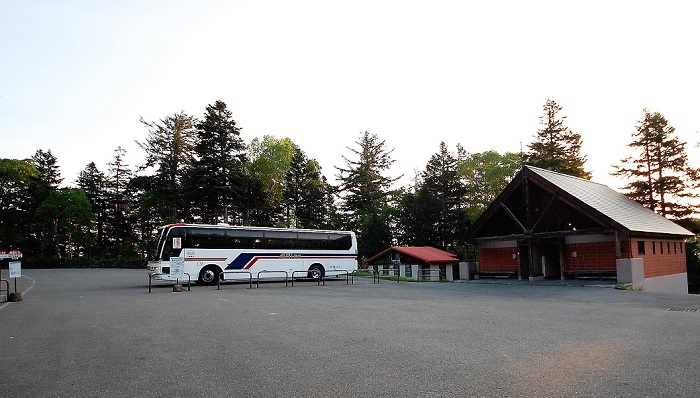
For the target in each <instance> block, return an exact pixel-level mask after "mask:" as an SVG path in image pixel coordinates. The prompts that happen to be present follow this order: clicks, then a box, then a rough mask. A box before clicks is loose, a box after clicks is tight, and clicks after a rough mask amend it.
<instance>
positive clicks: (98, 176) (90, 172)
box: [77, 162, 107, 254]
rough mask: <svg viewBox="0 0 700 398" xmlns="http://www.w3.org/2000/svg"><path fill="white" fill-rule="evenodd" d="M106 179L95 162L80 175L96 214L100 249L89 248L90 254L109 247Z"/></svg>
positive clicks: (83, 188)
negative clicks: (106, 233) (107, 238)
mask: <svg viewBox="0 0 700 398" xmlns="http://www.w3.org/2000/svg"><path fill="white" fill-rule="evenodd" d="M106 180H107V178H106V176H105V175H104V173H102V172H101V171H100V170H99V169H98V168H97V166H96V165H95V162H90V163H89V164H88V165H87V166H85V169H83V170H82V171H81V172H80V174H79V175H78V180H77V184H78V186H79V187H80V188H81V189H82V190H83V192H84V193H85V197H86V198H87V200H88V202H89V203H90V206H91V208H92V212H93V214H94V215H95V229H96V240H97V247H98V249H99V250H97V252H95V253H93V252H92V250H90V249H88V254H98V253H100V254H101V253H104V250H105V248H106V247H107V241H106V239H105V222H106V218H107V207H106V203H107V192H106V189H107V187H106Z"/></svg>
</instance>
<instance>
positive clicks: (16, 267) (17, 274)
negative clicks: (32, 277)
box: [0, 250, 22, 302]
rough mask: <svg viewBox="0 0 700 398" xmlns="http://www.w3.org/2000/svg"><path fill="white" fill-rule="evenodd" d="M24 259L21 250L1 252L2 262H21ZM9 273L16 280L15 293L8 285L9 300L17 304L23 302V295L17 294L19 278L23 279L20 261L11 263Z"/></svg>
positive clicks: (0, 258)
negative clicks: (6, 260) (5, 260)
mask: <svg viewBox="0 0 700 398" xmlns="http://www.w3.org/2000/svg"><path fill="white" fill-rule="evenodd" d="M20 258H22V252H20V251H19V250H10V251H9V252H7V253H5V252H0V260H4V259H11V260H19V259H20ZM8 263H9V267H8V268H9V269H8V270H9V272H10V278H12V279H14V280H15V292H14V293H10V292H9V290H10V287H9V284H8V287H7V290H8V292H7V293H8V299H9V301H12V302H16V301H22V293H19V292H17V278H21V277H22V263H21V262H20V261H9V262H8Z"/></svg>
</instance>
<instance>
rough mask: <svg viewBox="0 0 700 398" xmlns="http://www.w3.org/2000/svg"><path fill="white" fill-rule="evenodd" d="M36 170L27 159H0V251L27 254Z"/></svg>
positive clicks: (37, 175)
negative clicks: (19, 250)
mask: <svg viewBox="0 0 700 398" xmlns="http://www.w3.org/2000/svg"><path fill="white" fill-rule="evenodd" d="M38 178H39V171H38V170H37V169H36V167H35V166H34V164H33V163H32V161H30V160H14V159H0V249H3V250H8V249H10V248H13V249H21V250H23V251H27V249H28V248H27V242H28V238H29V228H28V226H29V225H30V223H31V217H32V214H33V212H34V208H35V207H34V202H35V201H34V200H33V198H32V196H31V191H32V184H34V182H35V181H36V180H37V179H38Z"/></svg>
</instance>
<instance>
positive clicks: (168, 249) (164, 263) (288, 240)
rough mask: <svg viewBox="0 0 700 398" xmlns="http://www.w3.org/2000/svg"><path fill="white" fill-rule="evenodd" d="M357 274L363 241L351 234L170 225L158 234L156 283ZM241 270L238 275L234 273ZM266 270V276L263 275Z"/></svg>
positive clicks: (151, 266)
mask: <svg viewBox="0 0 700 398" xmlns="http://www.w3.org/2000/svg"><path fill="white" fill-rule="evenodd" d="M356 270H357V239H356V237H355V234H354V233H353V232H350V231H325V230H312V229H287V228H265V227H242V226H231V225H227V224H219V225H203V224H170V225H166V226H163V227H161V228H160V229H159V230H158V233H157V244H156V252H155V255H154V258H152V259H151V261H149V262H148V272H149V273H150V274H151V278H152V280H153V281H166V282H175V281H176V279H180V280H183V279H184V278H186V277H183V275H184V274H189V277H190V278H191V279H192V280H196V281H197V283H199V284H203V285H215V284H217V283H218V282H219V278H223V280H244V279H245V280H249V278H250V277H251V276H252V278H253V279H256V280H257V279H258V278H260V279H261V280H262V279H263V278H280V277H285V273H284V272H286V276H287V277H289V278H292V277H294V278H299V277H308V278H312V279H316V280H317V279H320V278H323V277H325V276H333V275H341V274H342V275H345V272H347V273H351V272H353V271H356ZM232 271H237V272H232ZM261 271H265V272H261Z"/></svg>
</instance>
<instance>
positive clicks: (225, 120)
mask: <svg viewBox="0 0 700 398" xmlns="http://www.w3.org/2000/svg"><path fill="white" fill-rule="evenodd" d="M196 127H197V129H196V131H195V133H194V147H193V149H194V150H193V154H194V161H193V163H192V165H191V167H190V168H189V169H188V172H187V183H186V184H184V187H183V191H185V192H186V196H187V197H188V199H189V200H188V201H187V202H188V204H189V207H190V208H191V209H192V212H193V213H195V214H193V216H195V217H197V218H198V219H199V220H201V221H203V222H208V223H216V222H219V221H223V222H225V223H229V222H230V221H231V220H232V219H240V217H234V216H235V214H232V213H233V212H234V211H238V213H239V214H240V213H241V212H242V209H241V207H240V206H236V205H237V204H239V203H241V202H242V198H243V195H244V192H245V187H244V186H243V184H244V182H245V176H244V173H245V170H244V169H243V163H244V161H245V160H246V157H245V144H244V143H243V140H242V139H241V138H240V132H241V129H240V128H239V127H237V126H236V121H235V120H233V117H232V114H231V111H229V110H228V109H227V108H226V104H225V103H224V102H222V101H216V102H215V103H214V104H213V105H209V106H207V108H206V113H205V114H204V119H203V120H202V121H201V122H199V123H198V124H197V125H196Z"/></svg>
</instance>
